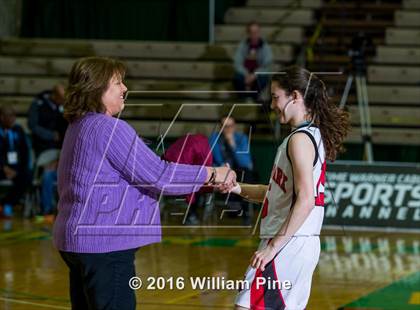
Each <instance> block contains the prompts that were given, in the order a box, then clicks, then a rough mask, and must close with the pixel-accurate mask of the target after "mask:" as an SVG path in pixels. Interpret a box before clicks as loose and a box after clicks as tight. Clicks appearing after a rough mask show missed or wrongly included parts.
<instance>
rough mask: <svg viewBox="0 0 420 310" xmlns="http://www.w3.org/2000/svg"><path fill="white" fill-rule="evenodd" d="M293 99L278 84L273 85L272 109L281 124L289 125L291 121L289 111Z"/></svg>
mask: <svg viewBox="0 0 420 310" xmlns="http://www.w3.org/2000/svg"><path fill="white" fill-rule="evenodd" d="M292 101H293V98H290V96H287V95H286V92H285V91H284V90H283V89H281V88H280V87H279V86H278V85H277V83H276V82H273V83H271V109H272V110H273V111H274V112H276V114H277V115H278V117H279V120H280V123H281V124H287V123H288V122H289V121H290V119H291V113H288V112H291V111H289V109H290V108H291V107H290V103H291V102H292Z"/></svg>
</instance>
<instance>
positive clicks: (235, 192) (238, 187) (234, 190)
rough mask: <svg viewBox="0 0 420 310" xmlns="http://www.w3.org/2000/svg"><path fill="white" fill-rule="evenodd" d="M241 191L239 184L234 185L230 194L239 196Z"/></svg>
mask: <svg viewBox="0 0 420 310" xmlns="http://www.w3.org/2000/svg"><path fill="white" fill-rule="evenodd" d="M241 191H242V190H241V186H240V185H239V184H236V185H235V186H234V187H233V188H232V190H231V191H230V192H231V193H234V194H237V195H239V194H240V193H241Z"/></svg>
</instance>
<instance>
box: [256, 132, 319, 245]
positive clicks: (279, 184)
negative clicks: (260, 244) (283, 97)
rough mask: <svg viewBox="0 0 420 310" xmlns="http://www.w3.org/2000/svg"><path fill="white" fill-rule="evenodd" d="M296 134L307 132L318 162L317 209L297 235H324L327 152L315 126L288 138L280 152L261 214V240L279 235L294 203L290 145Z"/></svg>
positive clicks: (314, 168) (315, 184)
mask: <svg viewBox="0 0 420 310" xmlns="http://www.w3.org/2000/svg"><path fill="white" fill-rule="evenodd" d="M297 132H305V134H307V135H308V136H309V137H310V138H311V140H312V142H313V143H314V146H315V162H314V166H313V173H312V176H313V183H314V195H315V208H314V209H313V210H312V211H311V213H310V215H309V216H308V218H307V219H306V220H305V222H304V223H303V225H302V226H301V227H300V229H299V230H298V231H297V233H296V234H295V235H296V236H297V235H319V233H320V231H321V226H322V221H323V218H324V208H323V206H324V184H325V171H326V161H325V151H324V145H323V143H322V139H321V132H320V130H319V129H318V128H317V127H315V126H313V125H312V126H308V125H304V126H301V127H298V128H297V129H295V130H294V131H293V132H292V133H291V134H290V135H289V136H287V137H286V138H285V139H284V141H283V143H282V144H281V145H280V146H279V147H278V149H277V154H276V158H275V161H274V166H273V170H272V172H271V178H270V182H269V185H268V190H267V193H266V196H265V199H264V202H263V209H262V213H261V229H260V236H261V238H272V237H274V236H275V235H276V234H277V232H278V231H279V230H280V227H281V226H282V225H283V223H284V222H285V220H286V218H287V216H288V214H289V213H290V211H291V208H292V206H293V204H294V202H295V198H296V197H295V192H294V185H293V184H294V183H293V169H292V163H291V162H290V159H289V157H288V155H287V145H288V142H289V139H290V137H291V136H292V135H293V134H295V133H297Z"/></svg>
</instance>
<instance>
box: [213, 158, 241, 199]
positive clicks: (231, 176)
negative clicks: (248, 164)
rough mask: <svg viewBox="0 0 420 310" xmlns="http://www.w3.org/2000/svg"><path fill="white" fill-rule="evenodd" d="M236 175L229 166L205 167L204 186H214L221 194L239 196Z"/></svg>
mask: <svg viewBox="0 0 420 310" xmlns="http://www.w3.org/2000/svg"><path fill="white" fill-rule="evenodd" d="M236 177H237V176H236V173H235V171H233V170H232V169H231V168H230V167H229V165H226V166H224V167H207V180H206V185H211V186H214V188H215V189H217V190H218V191H220V192H221V193H224V194H225V193H228V192H233V193H235V194H240V191H241V188H240V186H239V184H238V183H237V182H236Z"/></svg>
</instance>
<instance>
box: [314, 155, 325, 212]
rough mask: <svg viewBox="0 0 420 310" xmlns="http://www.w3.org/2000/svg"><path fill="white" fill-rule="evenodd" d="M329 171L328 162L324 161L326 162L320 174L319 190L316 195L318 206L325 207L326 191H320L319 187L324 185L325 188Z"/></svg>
mask: <svg viewBox="0 0 420 310" xmlns="http://www.w3.org/2000/svg"><path fill="white" fill-rule="evenodd" d="M326 171H327V162H326V161H324V163H323V164H322V168H321V175H320V176H319V179H318V182H317V183H316V191H317V194H318V195H317V196H316V197H315V205H316V206H320V207H323V206H324V197H325V195H324V192H319V187H320V186H321V185H322V188H323V189H324V188H325V187H324V186H325V173H326Z"/></svg>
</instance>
